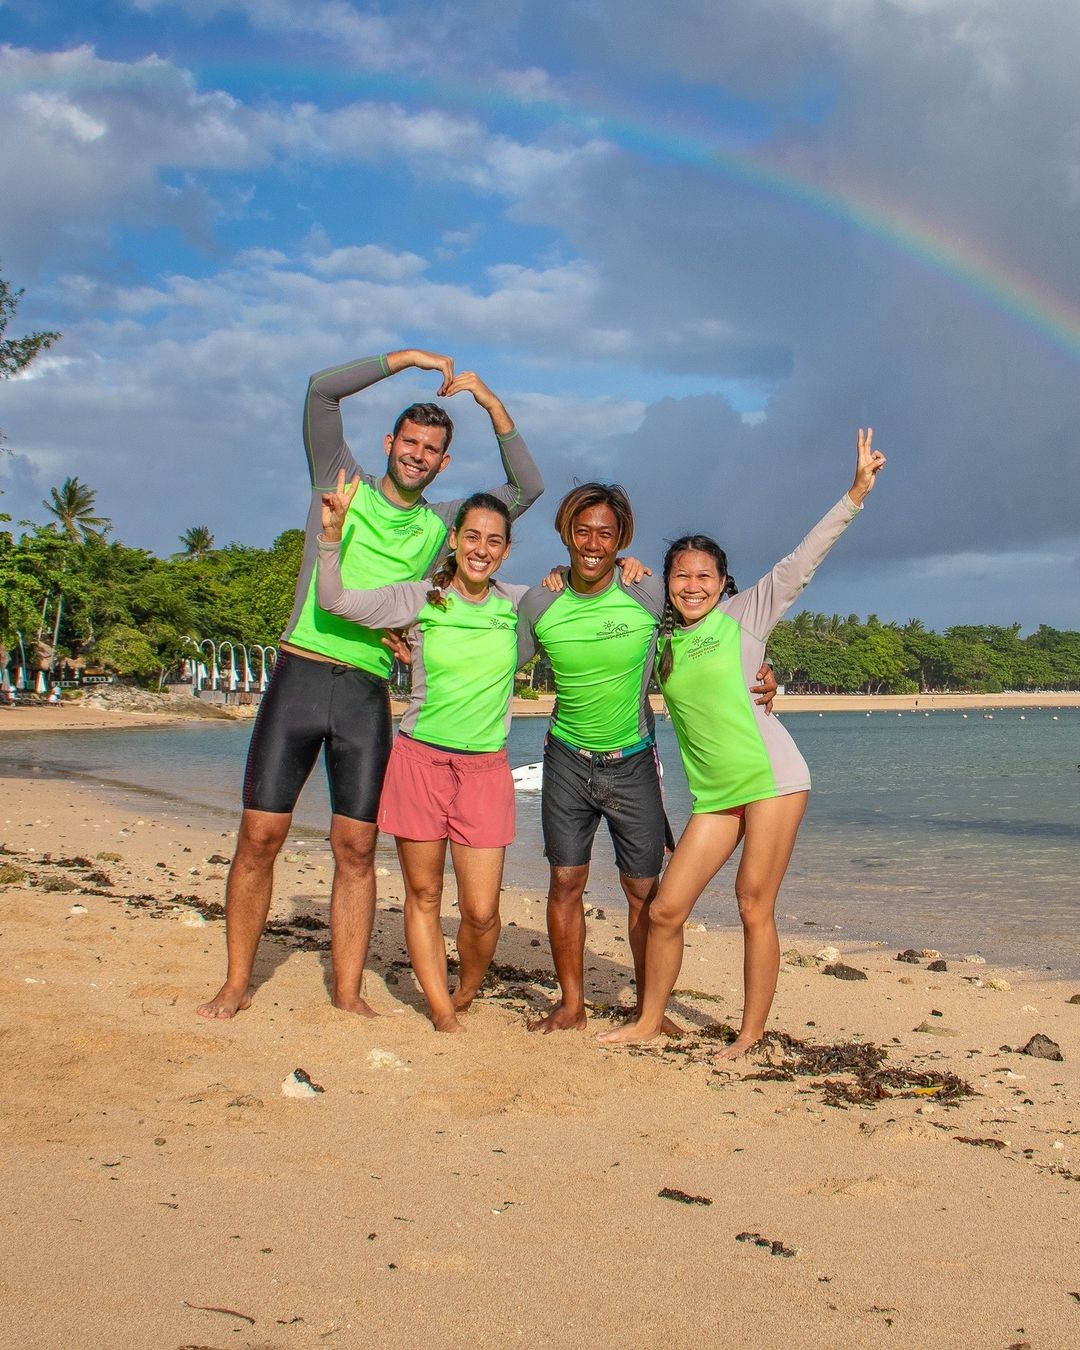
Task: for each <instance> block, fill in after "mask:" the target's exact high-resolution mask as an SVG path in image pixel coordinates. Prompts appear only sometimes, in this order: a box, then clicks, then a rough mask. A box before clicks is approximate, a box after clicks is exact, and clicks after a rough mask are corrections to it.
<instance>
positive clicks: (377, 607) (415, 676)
mask: <svg viewBox="0 0 1080 1350" xmlns="http://www.w3.org/2000/svg"><path fill="white" fill-rule="evenodd" d="M341 552H343V550H342V549H340V548H339V546H338V545H337V544H336V543H334V542H327V541H326V540H324V539H321V538H320V540H319V553H318V573H317V588H318V600H319V605H320V608H321V609H323V610H326V611H328V612H329V613H331V614H333V615H336V616H338V617H339V618H340V619H341V621H342V622H345V623H351V624H354V625H355V624H357V623H362V624H365V625H369V626H371V627H373V628H400V627H402V626H404V625H405V624H412V625H414V627H413V628H412V630H411V631H410V633H409V643H410V646H411V647H412V652H413V664H412V694H411V696H410V699H409V706H408V708H406V710H405V713H404V715H403V716H402V719H401V730H402V731H403V732H405V734H406V735H408V736H412V737H414V738H415V739H416V740H418V741H425V742H427V743H428V744H429V745H438V746H443V747H444V748H446V749H450V750H468V751H472V752H474V753H475V752H479V751H494V750H501V749H502V748H503V746H504V745H505V744H506V737H507V734H508V733H509V730H510V700H511V697H512V695H513V692H514V671H515V670H516V668H517V622H518V615H517V607H518V602H519V601H520V600H521V597H522V596H523V595H524V594H525V592H526V591H527V590H528V587H527V586H513V585H509V584H506V583H504V582H501V581H493V582H492V583H491V585H490V587H489V588H488V592H487V595H486V596H484V598H483V599H482V600H476V601H473V600H468V599H466V597H465V596H463V595H461V593H460V592H458V591H456V590H452V589H447V590H443V592H442V594H443V597H444V599H445V601H446V608H445V609H442V608H440V607H439V606H438V605H433V604H432V603H431V602H430V601H429V599H428V592H429V591H430V590H431V584H430V583H429V582H416V581H413V582H401V583H398V584H397V585H393V586H381V587H378V588H376V589H370V590H368V589H364V590H358V589H347V588H345V587H344V586H343V585H342V572H341V568H340V566H339V561H338V560H339V556H340V554H341Z"/></svg>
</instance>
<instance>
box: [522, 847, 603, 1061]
mask: <svg viewBox="0 0 1080 1350" xmlns="http://www.w3.org/2000/svg"><path fill="white" fill-rule="evenodd" d="M588 879H589V864H588V863H582V864H581V866H580V867H553V868H552V869H551V882H550V884H549V886H548V902H547V926H548V937H549V939H550V941H551V959H552V960H553V961H554V963H555V974H556V975H557V976H558V978H559V987H560V988H561V990H562V1000H561V1002H560V1003H559V1006H558V1007H557V1008H556V1009H555V1010H554V1012H550V1013H548V1015H547V1016H546V1017H542V1018H540V1019H539V1020H538V1021H535V1022H530V1023H529V1030H530V1031H539V1032H542V1033H543V1034H544V1035H545V1036H546V1035H548V1034H549V1033H550V1032H552V1031H584V1029H585V1025H586V1022H587V1018H586V1016H585V907H584V905H583V904H582V896H583V895H584V894H585V883H586V881H588Z"/></svg>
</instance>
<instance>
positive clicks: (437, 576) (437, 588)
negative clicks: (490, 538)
mask: <svg viewBox="0 0 1080 1350" xmlns="http://www.w3.org/2000/svg"><path fill="white" fill-rule="evenodd" d="M470 511H494V512H495V514H496V515H498V516H502V518H503V521H504V522H505V526H506V543H507V546H509V544H510V510H509V508H508V507H507V505H506V503H505V502H503V501H500V500H499V498H498V497H493V496H492V494H491V493H490V492H474V493H473V495H472V496H471V497H466V498H465V500H464V501H463V502H462V503H461V505H460V506H459V507H458V509H457V514H456V515H455V516H454V524H453V527H452V532H453V533H454V534H456V533H457V532H458V531H459V530H460V529H461V527H462V525H463V524H464V523H465V517H466V516H467V515H468V514H469V512H470ZM456 575H457V555H456V554H454V553H447V554H446V555H445V556H444V557H443V560H442V562H441V563H440V565H439V567H438V568H437V569H436V570H435V571H434V572H433V573H432V574H431V577H430V578H429V580H430V582H431V586H432V589H431V590H430V591H428V593H427V598H428V603H429V604H432V605H434V606H435V608H436V609H445V608H446V594H445V592H446V591H447V590H448V589H449V587H450V583H451V582H452V581H453V580H454V577H455V576H456Z"/></svg>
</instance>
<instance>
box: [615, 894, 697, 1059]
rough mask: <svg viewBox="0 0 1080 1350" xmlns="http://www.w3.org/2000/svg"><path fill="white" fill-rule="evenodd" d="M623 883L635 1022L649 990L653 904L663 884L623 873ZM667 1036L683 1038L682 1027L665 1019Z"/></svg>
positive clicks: (664, 1027) (664, 1029) (665, 1033)
mask: <svg viewBox="0 0 1080 1350" xmlns="http://www.w3.org/2000/svg"><path fill="white" fill-rule="evenodd" d="M619 881H620V883H621V885H622V888H623V894H624V895H625V896H626V904H627V908H628V913H627V916H626V935H627V938H628V939H629V941H630V951H631V952H632V953H633V957H634V988H635V990H636V991H637V1004H636V1005H635V1007H634V1016H633V1019H632V1020H633V1021H637V1019H638V1018H639V1017H640V1016H641V997H642V990H643V989H644V988H645V948H646V946H647V945H648V941H649V922H650V914H651V911H652V902H653V900H655V899H656V893H657V889H658V887H659V885H660V878H659V877H628V876H626V875H625V874H624V873H622V872H620V873H619ZM663 1031H664V1035H665V1036H680V1035H682V1028H681V1027H678V1026H676V1024H675V1023H674V1022H673V1021H672V1020H671V1018H670V1017H665V1018H664V1026H663Z"/></svg>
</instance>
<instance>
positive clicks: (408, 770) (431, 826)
mask: <svg viewBox="0 0 1080 1350" xmlns="http://www.w3.org/2000/svg"><path fill="white" fill-rule="evenodd" d="M379 829H380V830H383V831H384V832H385V833H387V834H392V835H395V836H396V837H397V838H398V839H424V840H428V839H450V840H451V841H452V842H453V843H455V844H465V845H466V846H467V847H469V848H505V847H506V846H507V844H510V843H512V842H513V838H514V780H513V778H512V777H511V774H510V763H509V761H508V760H507V758H506V751H505V750H494V751H492V752H491V753H490V754H479V755H463V754H459V753H457V752H456V751H454V750H439V749H436V747H435V746H433V745H425V743H424V742H423V741H414V740H413V739H412V737H411V736H402V735H400V734H399V735H398V737H397V739H396V740H395V741H394V748H393V750H391V752H390V762H389V764H388V765H387V766H386V777H385V779H384V780H383V790H382V797H381V799H380V801H379Z"/></svg>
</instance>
